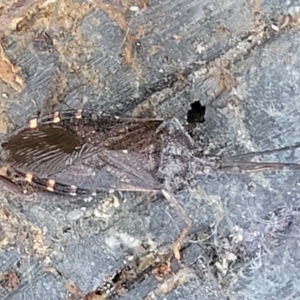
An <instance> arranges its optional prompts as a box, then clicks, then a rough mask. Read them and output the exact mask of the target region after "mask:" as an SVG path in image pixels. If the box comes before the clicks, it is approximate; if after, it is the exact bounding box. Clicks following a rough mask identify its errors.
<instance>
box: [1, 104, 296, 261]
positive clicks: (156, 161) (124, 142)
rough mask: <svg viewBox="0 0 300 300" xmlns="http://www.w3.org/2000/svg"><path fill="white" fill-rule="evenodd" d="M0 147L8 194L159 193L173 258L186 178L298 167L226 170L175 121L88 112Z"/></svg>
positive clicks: (242, 165) (66, 114)
mask: <svg viewBox="0 0 300 300" xmlns="http://www.w3.org/2000/svg"><path fill="white" fill-rule="evenodd" d="M2 147H3V150H4V153H3V155H4V159H5V161H6V162H7V168H6V171H5V172H4V174H2V175H1V177H0V180H1V182H2V183H3V184H4V185H5V186H7V187H9V188H11V189H13V190H15V191H19V192H20V191H21V192H23V193H27V194H29V193H32V192H36V191H39V190H46V191H50V192H56V193H59V194H66V195H71V196H76V195H80V194H93V193H97V192H100V191H107V190H110V189H116V190H122V191H143V192H146V191H156V192H159V193H162V194H163V195H164V197H165V198H166V199H167V200H168V201H169V202H170V203H171V204H172V206H173V207H174V209H175V210H176V213H177V214H178V215H179V216H180V217H181V218H182V219H183V220H184V222H185V227H184V229H183V231H182V233H181V235H180V237H179V239H178V240H177V242H176V243H175V246H174V254H175V256H176V258H178V259H179V257H180V255H179V249H180V245H181V244H182V242H183V240H184V239H185V237H186V235H187V234H188V232H189V230H190V228H191V224H192V222H191V220H190V219H189V217H188V215H187V213H186V212H185V210H184V208H183V207H182V205H180V204H179V203H178V201H176V199H175V197H174V196H173V194H172V192H173V191H174V190H176V189H177V188H178V187H180V186H184V184H185V183H186V182H187V180H188V179H189V178H191V177H192V176H194V175H195V174H196V173H201V172H202V173H203V172H208V171H213V170H216V169H218V170H224V171H228V170H232V169H237V170H238V171H250V170H252V171H253V170H263V169H266V168H272V169H282V168H284V167H288V168H300V165H298V164H290V165H287V164H284V163H253V162H236V161H235V160H236V159H239V160H241V159H242V158H243V159H245V158H246V159H249V158H250V157H252V156H255V155H256V154H257V153H250V154H244V155H240V156H237V157H231V158H230V160H229V162H228V163H226V162H225V160H224V159H222V158H221V157H210V158H208V157H205V156H204V155H203V154H202V152H201V151H199V149H197V147H196V146H195V144H194V141H193V140H192V138H191V137H190V136H189V135H188V134H187V132H186V131H185V130H184V128H183V126H182V125H181V124H180V123H179V121H178V120H177V119H172V120H170V121H166V122H165V121H163V120H161V119H138V118H120V117H114V116H109V115H107V114H105V113H102V112H100V113H95V112H93V111H90V110H69V111H60V112H54V113H52V114H50V115H46V116H43V117H38V118H33V119H31V120H30V121H29V122H28V124H26V125H25V126H24V127H22V128H20V129H18V130H16V131H15V132H14V133H13V134H12V136H11V137H10V138H9V139H8V140H7V142H5V143H3V144H2ZM292 147H297V145H295V146H292ZM282 150H285V148H283V149H277V150H275V151H282ZM272 152H274V150H272Z"/></svg>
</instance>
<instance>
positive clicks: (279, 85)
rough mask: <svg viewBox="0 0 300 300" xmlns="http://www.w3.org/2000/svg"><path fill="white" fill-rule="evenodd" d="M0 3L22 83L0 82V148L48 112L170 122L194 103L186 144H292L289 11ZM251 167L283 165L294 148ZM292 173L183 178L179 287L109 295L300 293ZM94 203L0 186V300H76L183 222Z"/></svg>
mask: <svg viewBox="0 0 300 300" xmlns="http://www.w3.org/2000/svg"><path fill="white" fill-rule="evenodd" d="M5 3H6V5H8V6H7V7H5V6H4V4H3V7H4V8H2V10H1V13H2V15H0V23H1V24H5V26H4V27H3V28H2V29H0V33H1V46H2V47H3V51H4V54H3V55H4V56H3V55H2V56H1V60H2V61H4V59H3V57H6V59H7V61H8V62H10V63H11V65H12V66H14V67H18V68H20V71H19V72H18V73H14V69H13V68H11V69H10V70H8V71H7V72H8V73H9V74H18V76H19V78H21V80H22V81H23V82H24V87H23V88H21V91H20V92H19V93H18V92H17V91H16V90H15V89H14V87H16V85H15V84H13V83H14V82H18V79H16V77H15V76H12V77H9V78H10V79H9V80H7V81H5V80H4V81H5V82H4V81H0V97H1V98H0V99H1V100H0V130H1V136H0V138H1V140H3V139H5V137H6V136H7V134H9V133H10V132H12V130H13V129H15V128H17V127H18V126H20V125H23V124H24V123H25V122H26V121H27V120H28V118H29V117H31V116H32V115H34V114H36V113H38V112H42V113H47V112H49V111H51V110H52V109H54V108H55V109H65V108H70V107H71V108H83V107H85V108H92V109H95V110H105V111H107V112H109V113H112V114H117V115H120V116H124V115H129V116H130V115H138V114H139V113H140V111H145V110H147V108H149V111H150V113H152V114H153V111H154V112H155V113H156V115H157V116H160V117H164V118H168V117H172V116H176V117H178V118H179V120H180V121H181V122H182V123H184V122H185V117H186V114H187V111H188V110H189V109H190V105H191V104H192V103H193V102H195V101H200V102H201V103H202V104H205V105H207V114H206V121H205V123H204V124H198V125H197V126H196V128H193V129H192V133H193V137H194V139H195V140H196V142H199V144H201V141H202V138H205V137H208V138H209V143H206V147H207V148H206V149H205V150H206V151H207V152H209V153H213V154H216V153H218V154H220V153H222V154H224V155H225V156H226V154H239V153H245V152H249V151H262V150H267V149H273V148H278V147H284V146H289V145H293V144H295V143H297V142H299V141H300V138H299V136H300V125H299V124H300V123H299V108H300V107H299V105H300V101H299V95H300V89H299V84H298V83H299V77H300V73H299V70H300V66H299V65H300V62H299V57H300V48H299V45H300V34H299V30H298V27H299V18H298V17H299V15H298V11H299V8H300V6H297V5H299V3H298V2H297V1H276V0H272V1H264V2H263V3H260V1H251V2H250V1H245V0H232V1H230V0H227V1H221V0H220V1H217V0H215V1H211V0H209V1H204V0H202V1H199V0H194V1H193V0H176V1H174V0H173V1H156V0H153V1H151V0H150V1H141V0H140V1H125V0H123V1H109V2H104V1H103V2H100V1H98V2H97V3H93V1H90V2H82V1H77V2H75V1H74V2H69V1H57V2H55V1H54V2H53V1H52V2H51V1H50V2H43V1H20V2H19V4H15V3H11V4H7V2H5ZM68 3H69V4H68ZM14 24H17V29H15V27H16V26H15V25H14ZM1 27H2V26H1ZM5 72H6V71H5V70H4V69H3V70H2V71H1V70H0V73H1V76H0V77H1V78H2V79H3V78H4V77H5V75H6V74H4V73H5ZM5 78H7V77H5ZM19 82H20V81H19ZM20 86H21V85H18V87H20ZM18 87H17V88H16V89H18ZM259 159H260V160H262V161H265V160H269V161H272V160H273V161H274V160H276V161H286V162H294V163H297V162H299V159H300V151H299V150H297V149H296V150H293V151H285V152H280V153H278V154H272V155H264V156H262V157H260V158H259ZM299 178H300V177H299V171H298V170H294V171H292V170H285V171H276V172H275V171H273V172H269V171H265V172H255V173H247V174H238V173H236V174H234V173H220V172H215V173H213V174H209V175H205V176H204V175H197V176H196V177H195V180H194V181H193V182H191V183H190V184H189V186H187V187H186V188H185V189H184V190H182V191H180V192H178V193H177V194H176V198H177V199H179V200H180V201H181V202H182V203H184V206H185V207H186V209H187V211H188V212H189V214H190V216H191V219H192V220H193V229H192V232H191V236H190V239H191V242H190V243H188V244H187V246H186V248H185V249H184V250H183V253H182V255H183V261H184V262H185V266H182V267H181V268H179V270H178V272H177V273H176V274H173V275H172V276H178V278H180V279H178V282H179V283H178V284H174V285H173V286H172V284H171V288H170V292H169V293H167V294H166V295H164V292H162V290H159V287H160V285H161V284H162V281H158V280H155V278H153V276H152V277H151V276H150V277H149V278H147V279H146V281H144V282H142V283H140V284H137V285H136V286H135V288H134V289H133V290H131V291H130V292H129V293H127V294H125V295H124V296H123V298H124V299H149V298H147V297H150V296H151V295H152V294H151V293H156V295H157V296H156V297H157V299H272V298H276V299H287V298H293V299H297V298H300V290H299V286H300V285H299V282H298V281H299V269H300V266H299V261H300V260H299V257H298V256H299V253H300V252H299V251H298V248H299V246H298V244H299V234H298V232H299V225H300V224H299V222H300V218H299V184H300V182H299ZM109 197H112V196H111V195H110V196H109V195H108V196H107V195H98V196H97V197H96V199H92V200H91V201H90V202H88V201H87V199H70V198H68V197H62V196H57V195H51V194H38V195H37V196H36V198H35V199H34V201H26V200H28V199H24V198H26V197H22V196H16V195H13V194H11V193H10V192H8V191H6V190H5V189H2V187H0V270H1V273H0V283H1V284H0V298H1V299H13V300H15V299H31V300H35V299H81V298H82V297H83V296H84V295H85V294H87V293H88V292H91V291H93V290H95V289H96V287H97V286H99V285H100V284H101V283H102V282H103V281H104V279H105V278H107V277H109V276H112V275H113V274H114V272H116V271H117V270H118V269H120V268H122V267H123V266H124V261H125V260H126V259H127V258H128V255H130V254H132V253H136V252H138V248H139V246H140V245H141V241H143V242H148V243H149V244H151V243H152V244H156V243H157V244H158V245H162V244H171V243H172V241H174V240H175V239H176V237H177V236H178V234H179V232H180V228H181V227H182V221H181V220H180V219H178V217H176V215H175V214H174V212H173V211H172V208H171V207H170V206H169V205H168V203H167V202H166V201H165V200H164V198H163V197H161V196H156V197H152V196H151V195H148V194H146V195H145V194H141V193H116V194H115V195H114V197H117V199H119V201H120V206H119V207H117V208H109V209H106V210H105V211H103V210H101V209H100V208H99V209H98V206H97V205H98V204H100V203H102V200H103V198H105V199H106V198H109ZM106 200H107V199H106ZM108 200H109V199H108ZM108 200H107V201H108ZM154 200H155V201H154ZM96 210H97V212H96V213H95V211H96ZM95 214H96V216H95ZM13 274H15V275H13ZM9 276H10V277H9ZM170 276H171V275H170ZM172 276H171V277H172ZM16 277H17V278H19V279H18V280H17V279H16ZM7 278H10V281H9V280H8V279H7ZM12 278H14V281H13V279H12ZM169 279H170V278H165V279H164V281H166V282H169V281H168V280H169ZM12 281H13V282H12ZM95 299H96V298H95ZM152 299H153V298H152Z"/></svg>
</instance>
